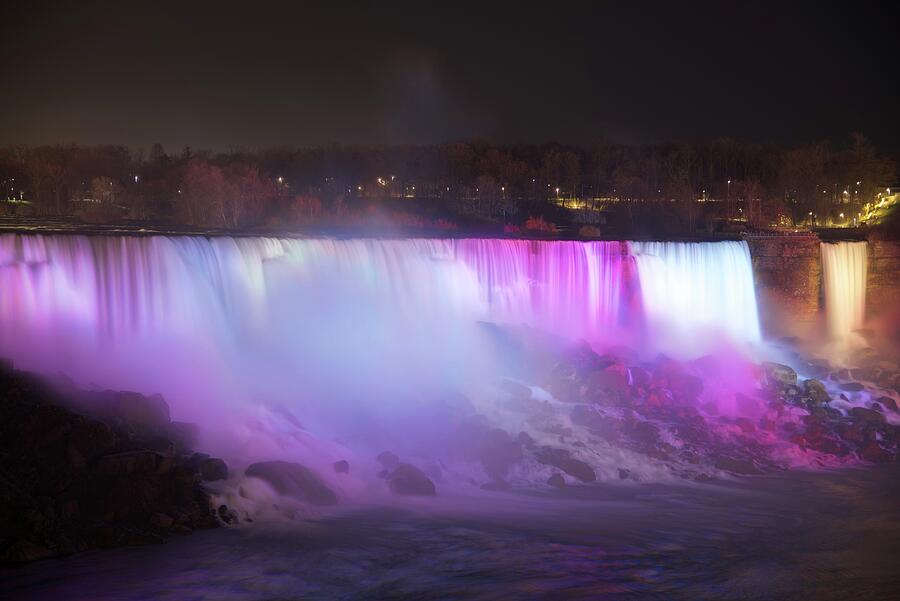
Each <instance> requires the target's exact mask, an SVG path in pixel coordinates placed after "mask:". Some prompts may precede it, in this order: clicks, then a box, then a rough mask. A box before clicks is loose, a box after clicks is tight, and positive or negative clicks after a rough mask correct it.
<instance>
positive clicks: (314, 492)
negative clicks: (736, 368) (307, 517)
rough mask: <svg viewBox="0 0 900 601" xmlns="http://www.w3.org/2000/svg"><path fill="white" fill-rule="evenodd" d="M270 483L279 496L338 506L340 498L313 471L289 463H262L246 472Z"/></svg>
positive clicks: (255, 464)
mask: <svg viewBox="0 0 900 601" xmlns="http://www.w3.org/2000/svg"><path fill="white" fill-rule="evenodd" d="M244 473H245V474H246V475H247V476H251V477H254V478H259V479H260V480H264V481H265V482H267V483H269V484H270V485H271V486H272V488H274V489H275V491H276V492H277V493H278V494H281V495H285V496H288V497H293V498H295V499H298V500H301V501H305V502H307V503H311V504H313V505H337V502H338V498H337V495H336V494H335V493H334V491H333V490H331V489H330V488H328V486H326V485H325V483H324V482H322V479H321V478H319V476H318V474H316V473H315V472H314V471H313V470H311V469H309V468H308V467H306V466H304V465H300V464H299V463H292V462H289V461H262V462H259V463H254V464H253V465H251V466H250V467H248V468H247V469H246V471H245V472H244Z"/></svg>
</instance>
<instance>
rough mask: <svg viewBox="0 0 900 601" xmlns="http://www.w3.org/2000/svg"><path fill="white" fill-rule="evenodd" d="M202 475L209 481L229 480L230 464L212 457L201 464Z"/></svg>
mask: <svg viewBox="0 0 900 601" xmlns="http://www.w3.org/2000/svg"><path fill="white" fill-rule="evenodd" d="M200 477H201V478H203V479H204V480H205V481H207V482H215V481H216V480H228V466H227V465H226V464H225V462H224V461H223V460H221V459H217V458H215V457H210V458H209V459H205V460H204V461H203V462H202V463H201V464H200Z"/></svg>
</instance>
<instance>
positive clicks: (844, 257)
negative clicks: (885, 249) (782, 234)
mask: <svg viewBox="0 0 900 601" xmlns="http://www.w3.org/2000/svg"><path fill="white" fill-rule="evenodd" d="M821 248H822V274H823V279H824V284H825V313H826V316H827V320H828V333H829V335H830V337H831V338H832V339H833V340H834V341H836V342H838V343H841V344H846V343H848V342H850V341H851V340H852V337H853V331H854V330H858V329H860V328H862V327H863V323H864V322H865V317H866V271H867V268H868V264H867V255H866V253H867V245H866V243H865V242H838V243H827V242H823V243H822V246H821Z"/></svg>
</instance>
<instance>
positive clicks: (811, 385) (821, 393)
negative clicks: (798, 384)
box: [803, 379, 831, 405]
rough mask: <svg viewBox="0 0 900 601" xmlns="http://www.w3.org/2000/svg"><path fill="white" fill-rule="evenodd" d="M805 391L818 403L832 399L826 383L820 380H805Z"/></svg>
mask: <svg viewBox="0 0 900 601" xmlns="http://www.w3.org/2000/svg"><path fill="white" fill-rule="evenodd" d="M803 393H804V394H805V395H806V396H807V397H809V399H810V400H811V401H812V402H813V403H814V404H816V405H821V404H822V403H827V402H829V401H831V397H830V396H829V395H828V391H827V390H826V389H825V385H824V384H822V383H821V382H820V381H819V380H812V379H811V380H804V382H803Z"/></svg>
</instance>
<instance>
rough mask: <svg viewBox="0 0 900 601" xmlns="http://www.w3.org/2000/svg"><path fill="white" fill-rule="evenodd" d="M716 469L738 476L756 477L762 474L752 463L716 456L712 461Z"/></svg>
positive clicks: (745, 460)
mask: <svg viewBox="0 0 900 601" xmlns="http://www.w3.org/2000/svg"><path fill="white" fill-rule="evenodd" d="M713 465H715V466H716V467H717V468H718V469H720V470H723V471H726V472H731V473H733V474H740V475H747V476H749V475H756V474H761V473H762V472H761V471H760V470H759V468H757V467H756V466H755V465H754V464H753V462H752V461H750V460H747V459H737V458H734V457H726V456H718V457H716V458H715V460H714V461H713Z"/></svg>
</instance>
